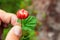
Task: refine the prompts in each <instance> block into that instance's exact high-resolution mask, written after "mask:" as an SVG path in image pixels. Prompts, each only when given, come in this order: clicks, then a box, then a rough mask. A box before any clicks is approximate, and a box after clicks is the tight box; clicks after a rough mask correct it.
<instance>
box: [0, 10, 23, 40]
mask: <svg viewBox="0 0 60 40" xmlns="http://www.w3.org/2000/svg"><path fill="white" fill-rule="evenodd" d="M17 19H18V18H17V16H16V15H15V14H12V13H7V12H5V11H3V10H1V9H0V27H2V26H3V25H4V24H3V25H2V23H1V22H3V23H5V24H9V23H11V24H12V25H13V27H12V28H11V30H10V31H9V32H8V34H7V36H6V39H5V40H19V38H20V37H21V34H22V33H21V24H19V23H17ZM1 25H2V26H1ZM4 27H6V26H4Z"/></svg>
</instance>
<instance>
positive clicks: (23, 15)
mask: <svg viewBox="0 0 60 40" xmlns="http://www.w3.org/2000/svg"><path fill="white" fill-rule="evenodd" d="M28 15H29V14H28V12H27V11H26V10H24V9H22V10H18V12H17V17H18V18H19V19H26V18H27V17H28Z"/></svg>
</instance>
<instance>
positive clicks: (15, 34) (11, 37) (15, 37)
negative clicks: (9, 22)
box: [6, 25, 22, 40]
mask: <svg viewBox="0 0 60 40" xmlns="http://www.w3.org/2000/svg"><path fill="white" fill-rule="evenodd" d="M21 35H22V32H21V27H20V26H18V25H15V26H14V27H13V28H12V29H11V30H10V31H9V32H8V34H7V37H6V40H19V38H20V37H21Z"/></svg>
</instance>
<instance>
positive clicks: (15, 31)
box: [14, 25, 21, 36]
mask: <svg viewBox="0 0 60 40" xmlns="http://www.w3.org/2000/svg"><path fill="white" fill-rule="evenodd" d="M14 33H15V35H17V36H20V35H21V27H20V26H18V25H16V26H14Z"/></svg>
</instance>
